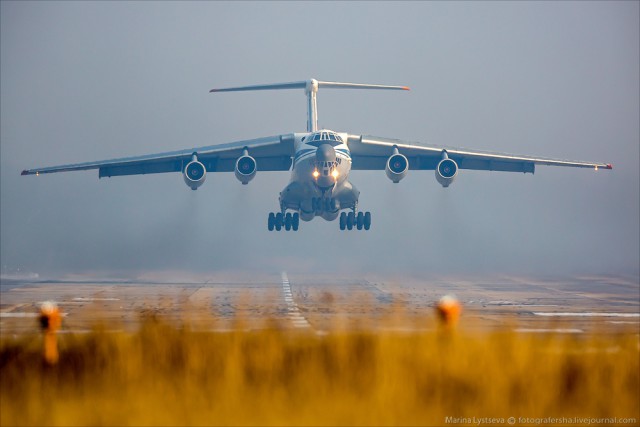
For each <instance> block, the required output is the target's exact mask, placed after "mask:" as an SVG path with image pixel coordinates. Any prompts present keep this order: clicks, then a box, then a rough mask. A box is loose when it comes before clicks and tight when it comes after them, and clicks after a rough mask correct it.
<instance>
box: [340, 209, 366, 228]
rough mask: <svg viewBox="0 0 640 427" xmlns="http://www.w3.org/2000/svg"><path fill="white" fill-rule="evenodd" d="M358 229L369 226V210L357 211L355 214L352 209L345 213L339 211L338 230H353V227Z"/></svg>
mask: <svg viewBox="0 0 640 427" xmlns="http://www.w3.org/2000/svg"><path fill="white" fill-rule="evenodd" d="M354 227H355V228H356V229H358V230H362V229H363V228H364V229H365V230H368V229H369V228H371V212H364V213H362V212H358V213H357V214H356V213H355V212H353V211H351V212H349V213H346V212H341V213H340V230H344V229H347V230H353V228H354Z"/></svg>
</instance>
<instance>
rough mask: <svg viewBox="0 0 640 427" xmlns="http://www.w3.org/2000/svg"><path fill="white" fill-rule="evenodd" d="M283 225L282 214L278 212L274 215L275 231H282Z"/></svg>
mask: <svg viewBox="0 0 640 427" xmlns="http://www.w3.org/2000/svg"><path fill="white" fill-rule="evenodd" d="M283 225H284V220H283V218H282V214H281V213H280V212H278V213H277V214H276V230H278V231H280V230H282V226H283Z"/></svg>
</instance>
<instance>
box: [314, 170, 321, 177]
mask: <svg viewBox="0 0 640 427" xmlns="http://www.w3.org/2000/svg"><path fill="white" fill-rule="evenodd" d="M312 175H313V177H314V178H318V177H319V176H320V172H318V169H315V170H314V171H313V174H312Z"/></svg>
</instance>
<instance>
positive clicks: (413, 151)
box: [347, 135, 612, 173]
mask: <svg viewBox="0 0 640 427" xmlns="http://www.w3.org/2000/svg"><path fill="white" fill-rule="evenodd" d="M347 144H348V145H349V151H350V152H351V160H352V164H351V169H353V170H384V168H385V167H386V164H387V159H388V158H389V156H391V155H392V154H393V148H394V147H397V148H398V151H399V152H400V154H403V155H404V156H406V157H407V158H408V160H409V169H417V170H435V169H436V167H437V165H438V162H440V160H442V154H443V151H446V152H447V155H448V157H449V158H450V159H453V160H454V161H455V162H456V163H457V164H458V167H459V168H460V169H473V170H488V171H504V172H524V173H527V172H529V173H534V171H535V165H546V166H570V167H577V168H592V169H596V170H597V169H612V166H611V165H610V164H606V163H594V162H583V161H572V160H559V159H550V158H545V157H534V156H520V155H513V154H503V153H491V152H487V151H477V150H467V149H464V148H453V147H445V146H436V145H425V144H421V143H417V142H408V141H401V140H398V139H390V138H381V137H377V136H368V135H349V138H348V142H347Z"/></svg>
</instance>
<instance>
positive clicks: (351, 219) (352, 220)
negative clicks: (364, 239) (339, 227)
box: [347, 212, 356, 230]
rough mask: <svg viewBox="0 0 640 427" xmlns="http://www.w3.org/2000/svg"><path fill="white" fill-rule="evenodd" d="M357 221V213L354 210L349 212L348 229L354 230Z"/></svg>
mask: <svg viewBox="0 0 640 427" xmlns="http://www.w3.org/2000/svg"><path fill="white" fill-rule="evenodd" d="M355 222H356V214H354V213H353V212H349V213H348V214H347V229H348V230H353V225H354V224H355Z"/></svg>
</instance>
